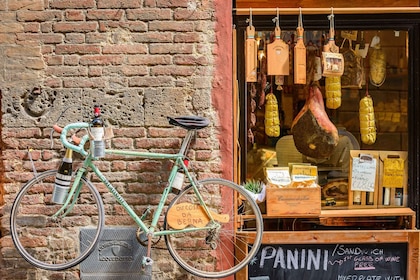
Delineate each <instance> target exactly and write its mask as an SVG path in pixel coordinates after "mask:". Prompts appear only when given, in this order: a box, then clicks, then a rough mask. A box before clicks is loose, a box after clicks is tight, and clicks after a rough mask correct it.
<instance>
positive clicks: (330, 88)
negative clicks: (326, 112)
mask: <svg viewBox="0 0 420 280" xmlns="http://www.w3.org/2000/svg"><path fill="white" fill-rule="evenodd" d="M325 97H326V105H327V108H329V109H337V108H338V107H340V106H341V77H325Z"/></svg>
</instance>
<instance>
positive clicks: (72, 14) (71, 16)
mask: <svg viewBox="0 0 420 280" xmlns="http://www.w3.org/2000/svg"><path fill="white" fill-rule="evenodd" d="M65 15H66V20H70V21H72V20H73V21H82V20H85V14H84V13H83V11H81V10H67V11H66V14H65Z"/></svg>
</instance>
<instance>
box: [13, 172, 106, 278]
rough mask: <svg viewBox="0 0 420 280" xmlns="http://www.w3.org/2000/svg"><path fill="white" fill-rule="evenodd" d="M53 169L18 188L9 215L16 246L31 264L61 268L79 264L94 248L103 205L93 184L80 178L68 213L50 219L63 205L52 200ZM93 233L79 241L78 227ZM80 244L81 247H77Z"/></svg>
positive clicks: (102, 220) (55, 269) (99, 227)
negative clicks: (78, 188) (80, 184)
mask: <svg viewBox="0 0 420 280" xmlns="http://www.w3.org/2000/svg"><path fill="white" fill-rule="evenodd" d="M56 172H57V171H56V170H49V171H45V172H43V173H41V174H39V175H38V176H37V177H35V178H33V179H32V180H30V181H28V182H27V183H26V184H25V185H24V186H23V188H22V189H21V190H20V191H19V193H18V195H17V196H16V199H15V201H14V203H13V206H12V210H11V214H10V230H11V235H12V239H13V242H14V244H15V247H16V248H17V250H18V251H19V253H20V254H21V255H22V257H23V258H24V259H25V260H26V261H28V262H29V263H30V264H32V265H34V266H36V267H39V268H42V269H45V270H54V271H58V270H64V269H68V268H71V267H73V266H76V265H78V264H79V263H80V262H82V261H83V260H84V259H85V258H87V257H88V256H89V254H90V253H92V251H93V250H94V249H95V246H96V243H97V242H98V240H99V238H100V236H101V233H102V228H103V226H104V207H103V202H102V199H101V196H100V194H99V192H98V191H97V190H96V188H95V187H94V186H93V184H92V183H91V182H90V181H88V180H87V179H86V178H84V177H82V179H81V182H82V184H83V185H82V188H81V192H80V194H79V195H78V198H77V200H76V203H75V205H74V207H73V209H72V211H71V212H69V213H68V214H67V215H66V216H65V217H62V218H58V219H53V218H52V215H53V214H54V213H56V211H57V210H58V209H60V208H61V206H62V205H60V204H55V203H53V202H51V197H52V191H53V187H54V179H55V174H56ZM85 227H86V228H90V229H91V228H93V229H95V230H94V231H92V230H90V232H92V234H90V235H89V237H88V238H84V242H83V244H81V240H79V233H80V229H81V228H85ZM79 244H80V246H79Z"/></svg>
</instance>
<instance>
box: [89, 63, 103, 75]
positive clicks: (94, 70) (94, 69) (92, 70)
mask: <svg viewBox="0 0 420 280" xmlns="http://www.w3.org/2000/svg"><path fill="white" fill-rule="evenodd" d="M88 76H89V77H100V76H102V67H100V66H91V67H89V70H88Z"/></svg>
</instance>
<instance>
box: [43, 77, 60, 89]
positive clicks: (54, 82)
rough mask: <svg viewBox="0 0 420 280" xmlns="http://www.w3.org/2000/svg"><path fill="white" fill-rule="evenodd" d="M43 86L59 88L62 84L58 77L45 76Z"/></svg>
mask: <svg viewBox="0 0 420 280" xmlns="http://www.w3.org/2000/svg"><path fill="white" fill-rule="evenodd" d="M43 86H45V87H50V88H61V87H62V86H63V82H62V80H61V79H59V78H51V77H48V78H45V79H44V83H43Z"/></svg>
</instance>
